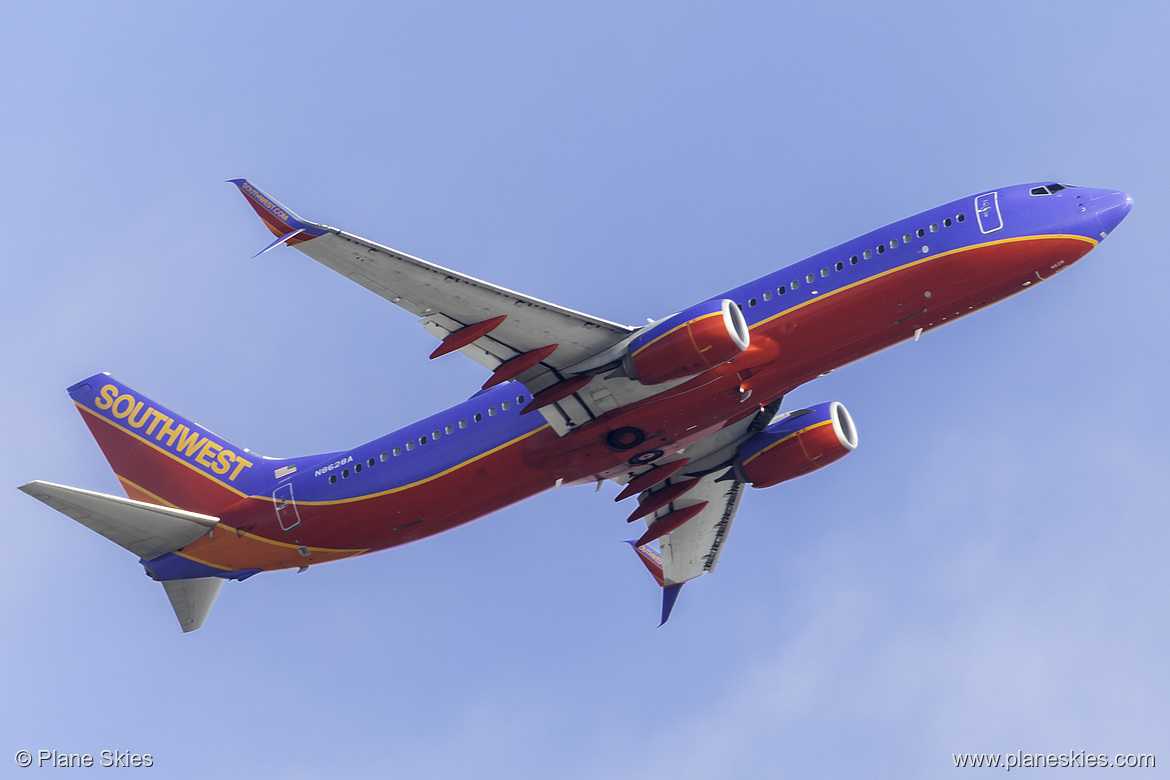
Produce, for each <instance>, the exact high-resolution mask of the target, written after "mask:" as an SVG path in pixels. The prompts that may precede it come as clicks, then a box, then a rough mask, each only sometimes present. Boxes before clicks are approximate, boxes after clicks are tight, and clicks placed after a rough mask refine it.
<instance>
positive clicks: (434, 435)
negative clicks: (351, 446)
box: [329, 395, 525, 485]
mask: <svg viewBox="0 0 1170 780" xmlns="http://www.w3.org/2000/svg"><path fill="white" fill-rule="evenodd" d="M524 401H525V397H524V396H522V395H518V396H516V405H517V406H520V405H522V404H523V403H524ZM511 408H512V402H511V401H504V402H503V403H501V404H500V406H499V408H498V409H497V408H496V407H494V406H489V407H488V410H487V416H488V417H495V416H496V415H497V414H499V413H500V412H506V411H508V410H509V409H511ZM472 422H483V414H481V413H480V412H476V413H475V414H473V415H472V416H471V422H468V420H467V418H466V417H464V418H463V419H462V420H460V421H459V422H458V423H451V424H449V425H445V426H443V427H442V428H436V429H435V430H433V431H431V433H430V434H429V435H427V434H423V435H422V436H419V437H418V439H411V440H410V441H408V442H406V443H405V444H403V445H400V446H398V447H395V448H394V449H393V450H390V451H389V452H383V453H382V454H381V455H379V456H378V457H377V458H370V459H369V460H367V461H366V462H365V464H364V467H365V468H373V467H374V466H375V465H376V464H377V463H378V462H379V461H381V462H382V463H385V462H386V461H388V460H390V458H391V457H395V458H397V457H398V456H400V455H401V454H402V453H403V452H411V451H412V450H414V448H415V447H416V446H419V447H421V446H423V445H424V444H426V443H427V442H430V441H436V440H438V439H440V438H442V437H443V436H444V435H450V434H452V433H455V429H456V428H460V429H462V428H467V427H469V426H470V425H471V423H472ZM362 468H363V464H362V463H361V462H360V461H359V462H357V463H355V464H353V473H354V474H360V473H361V472H362ZM349 475H350V470H349V469H342V470H341V478H342V479H349ZM329 484H330V485H335V484H337V475H336V474H330V475H329Z"/></svg>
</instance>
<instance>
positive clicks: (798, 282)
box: [789, 279, 800, 290]
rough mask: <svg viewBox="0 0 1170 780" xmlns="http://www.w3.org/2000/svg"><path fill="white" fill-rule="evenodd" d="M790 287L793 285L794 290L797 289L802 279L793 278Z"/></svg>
mask: <svg viewBox="0 0 1170 780" xmlns="http://www.w3.org/2000/svg"><path fill="white" fill-rule="evenodd" d="M789 287H791V288H792V289H793V290H795V289H796V288H797V287H800V281H799V280H797V279H793V280H792V284H790V285H789Z"/></svg>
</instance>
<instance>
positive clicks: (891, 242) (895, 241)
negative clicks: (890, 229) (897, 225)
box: [890, 238, 898, 249]
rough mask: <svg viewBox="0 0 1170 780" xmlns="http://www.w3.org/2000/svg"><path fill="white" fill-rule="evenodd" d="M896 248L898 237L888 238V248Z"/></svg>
mask: <svg viewBox="0 0 1170 780" xmlns="http://www.w3.org/2000/svg"><path fill="white" fill-rule="evenodd" d="M897 248H898V239H896V238H891V239H890V249H897Z"/></svg>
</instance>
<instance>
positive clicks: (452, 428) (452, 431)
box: [443, 425, 455, 434]
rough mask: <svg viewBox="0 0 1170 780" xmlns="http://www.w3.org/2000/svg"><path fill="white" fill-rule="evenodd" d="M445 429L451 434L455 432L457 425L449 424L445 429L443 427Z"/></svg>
mask: <svg viewBox="0 0 1170 780" xmlns="http://www.w3.org/2000/svg"><path fill="white" fill-rule="evenodd" d="M443 431H444V432H446V433H449V434H450V433H455V426H454V425H448V426H447V427H446V428H444V429H443Z"/></svg>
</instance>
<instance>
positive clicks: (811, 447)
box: [737, 401, 857, 488]
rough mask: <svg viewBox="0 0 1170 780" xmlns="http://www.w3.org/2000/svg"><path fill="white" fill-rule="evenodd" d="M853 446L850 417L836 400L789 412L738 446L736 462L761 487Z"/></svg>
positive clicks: (834, 457) (854, 437) (829, 459)
mask: <svg viewBox="0 0 1170 780" xmlns="http://www.w3.org/2000/svg"><path fill="white" fill-rule="evenodd" d="M856 448H857V428H855V427H854V426H853V418H852V417H850V416H849V412H848V411H846V410H845V407H844V406H842V405H841V404H840V403H838V402H837V401H830V402H829V403H824V404H817V405H816V406H814V407H812V408H811V409H801V410H800V411H796V412H789V413H788V414H787V415H785V416H784V417H782V418H781V419H779V420H777V421H776V422H774V423H772V424H771V425H769V426H768V427H767V428H765V429H764V430H762V431H760V432H759V433H757V434H756V435H755V436H753V437H752V438H750V439H748V440H747V441H746V442H744V443H743V444H742V445H740V448H739V457H738V460H737V465H738V467H739V470H740V472H741V473H742V474H743V475H744V476H745V477H746V478H747V480H748V481H749V482H751V483H752V487H758V488H765V487H771V486H772V485H777V484H779V483H781V482H784V481H786V480H789V479H794V478H795V477H799V476H802V475H804V474H807V473H809V472H810V471H815V470H817V469H819V468H822V467H824V466H827V465H829V464H830V463H833V462H835V461H838V460H840V459H841V458H843V457H845V456H846V455H848V454H849V453H851V452H853V450H854V449H856Z"/></svg>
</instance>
